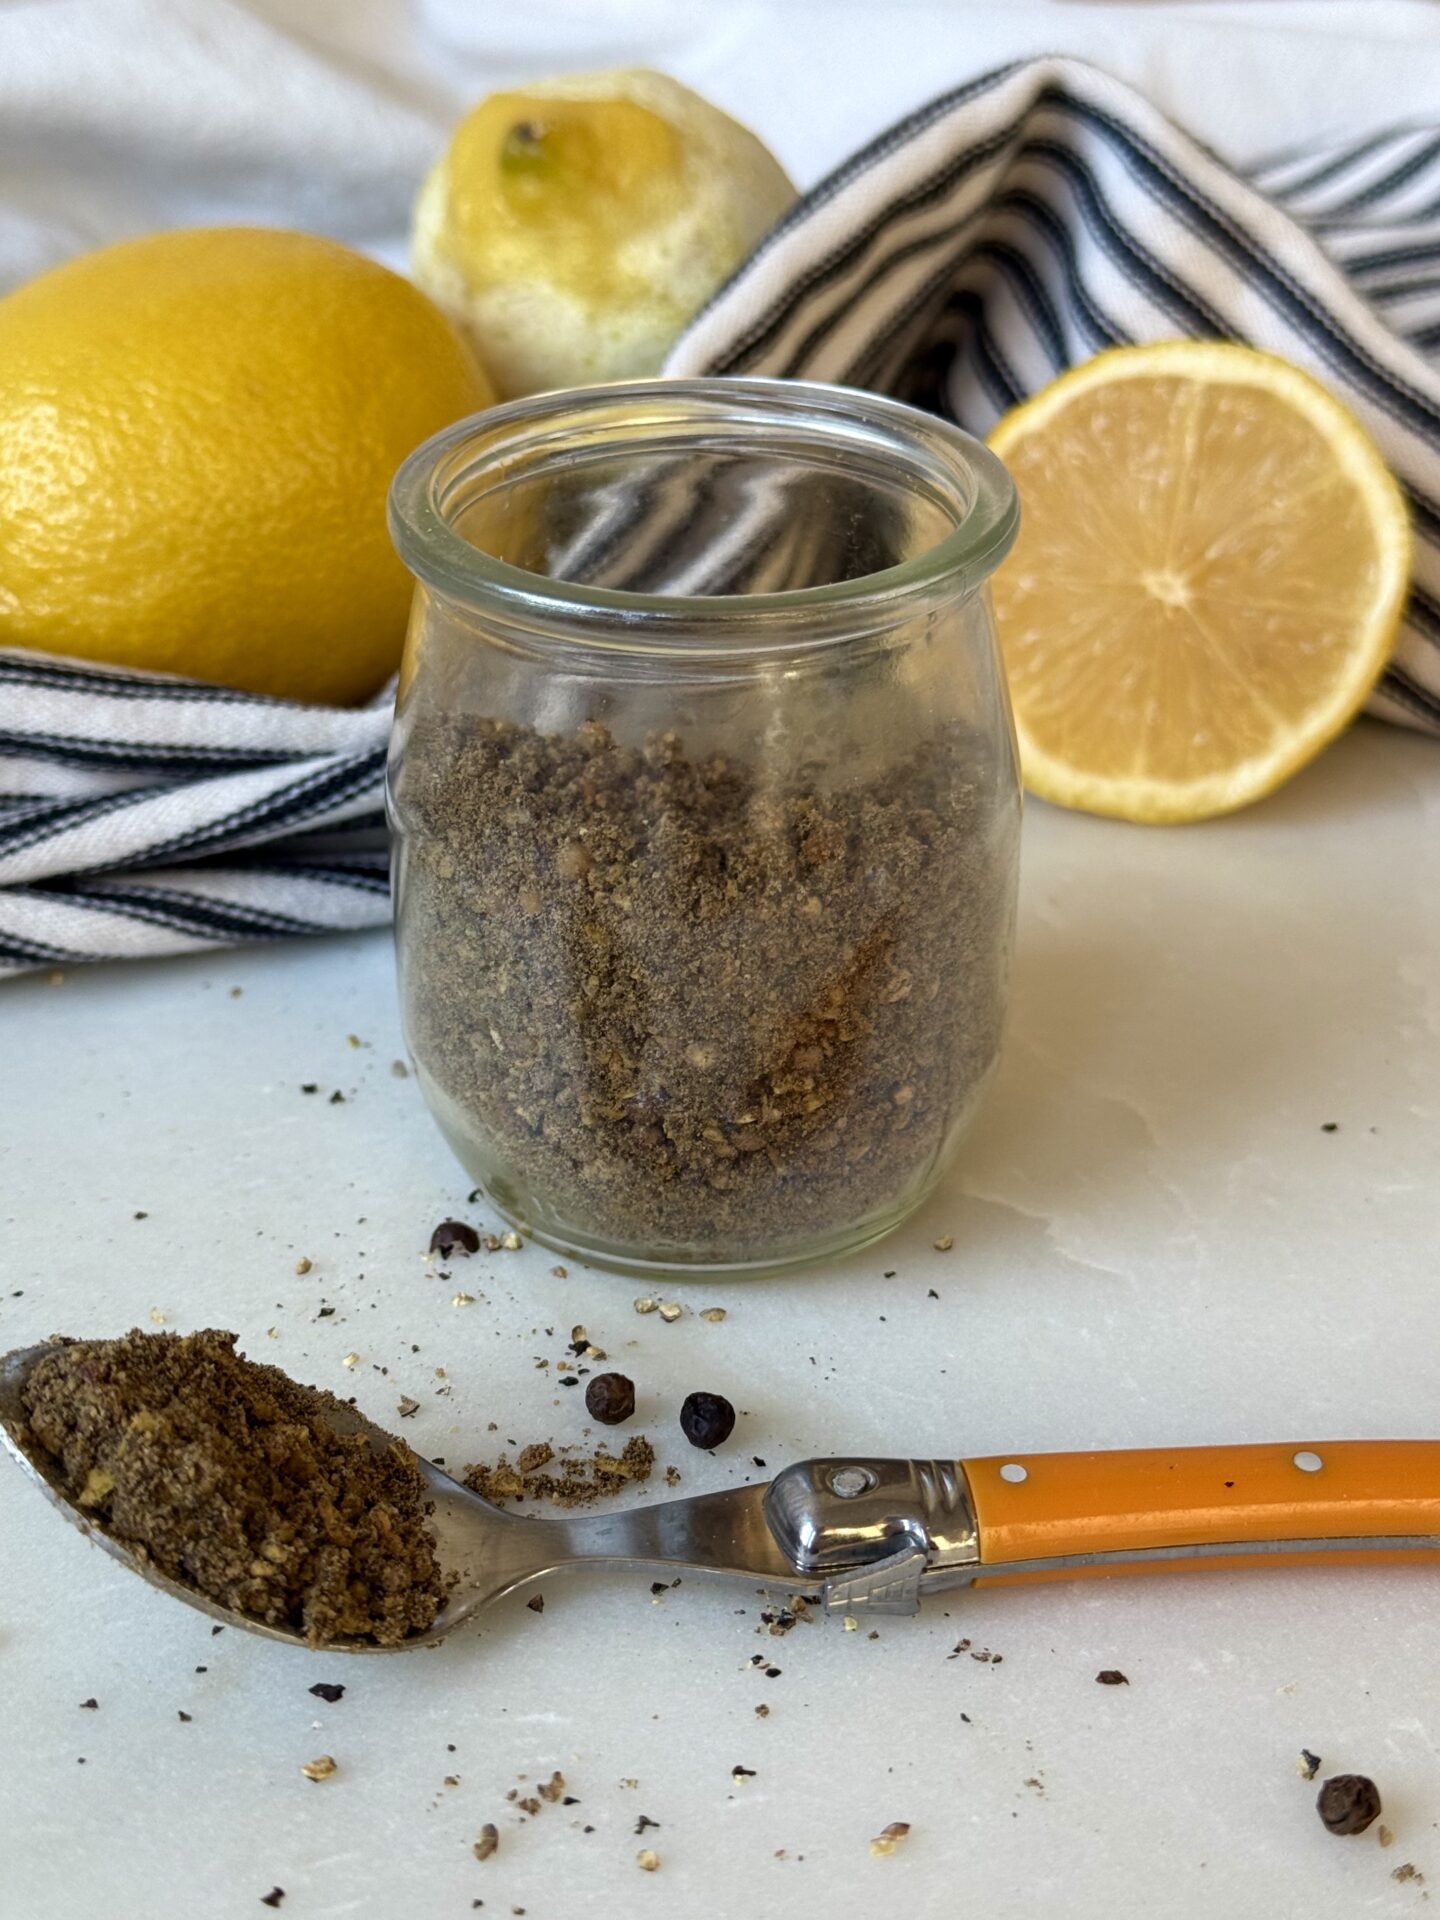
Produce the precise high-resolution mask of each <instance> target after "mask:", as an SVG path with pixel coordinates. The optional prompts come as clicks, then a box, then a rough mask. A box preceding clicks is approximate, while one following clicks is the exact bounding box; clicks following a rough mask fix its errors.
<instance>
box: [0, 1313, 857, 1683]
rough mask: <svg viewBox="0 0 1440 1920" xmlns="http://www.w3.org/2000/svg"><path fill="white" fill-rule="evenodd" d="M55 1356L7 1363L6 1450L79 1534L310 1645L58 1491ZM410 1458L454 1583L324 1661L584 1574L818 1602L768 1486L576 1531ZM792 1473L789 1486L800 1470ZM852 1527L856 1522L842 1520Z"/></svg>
mask: <svg viewBox="0 0 1440 1920" xmlns="http://www.w3.org/2000/svg"><path fill="white" fill-rule="evenodd" d="M53 1351H54V1348H53V1346H52V1345H51V1344H50V1343H49V1342H44V1343H42V1344H41V1345H39V1346H34V1347H25V1348H22V1349H21V1350H20V1351H18V1352H15V1353H11V1354H7V1355H6V1356H5V1358H4V1359H3V1360H0V1438H3V1442H4V1446H5V1449H6V1451H7V1452H8V1453H9V1454H10V1456H11V1457H12V1459H13V1460H14V1461H15V1463H16V1465H17V1466H18V1467H19V1468H20V1469H21V1471H22V1472H23V1473H24V1474H26V1475H27V1476H28V1478H29V1479H30V1480H31V1481H32V1482H33V1483H34V1485H35V1486H37V1487H38V1488H39V1489H40V1491H41V1492H42V1493H43V1494H44V1495H45V1498H46V1499H47V1500H48V1501H49V1502H50V1504H51V1505H52V1506H53V1507H55V1508H56V1509H57V1510H58V1511H59V1512H60V1513H61V1514H63V1515H64V1517H65V1518H66V1519H67V1520H68V1521H70V1523H71V1524H72V1526H75V1527H78V1528H79V1529H80V1531H81V1532H82V1533H83V1534H85V1535H86V1536H87V1538H89V1539H90V1540H93V1541H94V1542H95V1544H96V1545H97V1546H100V1547H102V1548H103V1549H104V1551H105V1552H106V1553H108V1554H109V1555H110V1556H111V1558H112V1559H115V1560H118V1561H119V1562H120V1564H121V1565H122V1566H124V1567H127V1568H128V1569H129V1570H130V1572H131V1573H137V1574H139V1576H140V1578H141V1579H142V1580H145V1581H148V1582H149V1584H150V1585H151V1586H152V1587H159V1588H160V1589H161V1591H162V1592H165V1593H168V1594H171V1595H173V1597H174V1598H175V1599H177V1600H183V1601H184V1602H185V1604H186V1605H187V1606H191V1607H196V1608H198V1609H199V1610H200V1612H201V1613H208V1614H209V1615H210V1616H211V1618H212V1619H215V1620H221V1621H224V1623H225V1624H226V1626H234V1627H242V1628H244V1630H245V1631H246V1632H247V1633H258V1634H263V1635H264V1636H265V1638H266V1639H268V1640H283V1641H285V1642H287V1643H288V1644H289V1645H291V1646H306V1645H308V1642H307V1641H306V1640H305V1637H304V1635H303V1634H300V1633H297V1632H296V1631H295V1630H294V1629H293V1628H290V1627H277V1626H271V1625H269V1624H268V1623H267V1622H265V1621H262V1620H257V1619H254V1618H252V1617H251V1616H250V1615H249V1614H244V1613H239V1612H237V1611H235V1610H234V1609H233V1608H230V1607H224V1606H221V1605H220V1604H219V1602H218V1601H215V1600H211V1599H209V1598H207V1596H206V1595H205V1594H203V1593H201V1592H199V1591H198V1590H197V1589H196V1588H194V1587H191V1586H187V1585H186V1584H185V1583H184V1582H183V1581H180V1580H174V1579H172V1578H171V1577H170V1576H169V1575H168V1574H165V1573H162V1572H161V1571H160V1570H159V1568H157V1567H156V1566H154V1565H153V1564H152V1563H151V1562H150V1560H149V1558H148V1556H147V1555H146V1554H145V1552H144V1551H143V1549H141V1548H138V1547H135V1546H132V1545H130V1544H128V1543H127V1542H126V1541H124V1540H119V1539H117V1538H116V1537H115V1536H114V1534H112V1533H110V1532H108V1531H107V1529H106V1528H105V1527H104V1526H103V1525H102V1524H101V1523H100V1522H99V1521H98V1520H97V1519H96V1518H95V1517H94V1516H93V1515H90V1514H87V1513H85V1512H84V1511H83V1510H82V1509H81V1508H80V1507H78V1506H77V1505H76V1504H75V1502H74V1501H73V1500H72V1499H71V1497H70V1495H69V1494H68V1493H67V1492H66V1490H65V1488H64V1485H63V1484H62V1481H61V1478H60V1472H59V1463H58V1462H57V1461H56V1460H55V1459H54V1458H53V1457H52V1456H51V1455H49V1454H48V1453H47V1452H46V1450H45V1449H44V1448H42V1447H40V1446H39V1445H38V1443H37V1442H36V1441H35V1438H34V1435H33V1434H32V1433H31V1431H30V1425H29V1421H28V1419H27V1417H26V1413H25V1405H24V1391H25V1386H26V1383H27V1381H28V1380H29V1378H30V1373H31V1370H32V1369H33V1367H34V1366H35V1364H36V1362H37V1361H38V1360H40V1359H42V1358H43V1357H44V1356H45V1355H46V1354H47V1353H52V1352H53ZM325 1417H326V1419H327V1420H328V1421H330V1423H331V1424H332V1425H333V1426H334V1427H335V1428H336V1429H337V1431H340V1432H345V1433H363V1434H364V1435H365V1437H366V1439H367V1440H368V1441H369V1442H370V1445H371V1446H372V1447H373V1448H374V1449H375V1450H376V1452H377V1453H381V1452H384V1451H386V1450H387V1449H388V1448H390V1447H392V1446H394V1445H395V1444H396V1441H395V1436H394V1435H393V1434H390V1433H387V1432H386V1431H385V1430H384V1428H383V1427H378V1426H376V1425H375V1424H374V1422H373V1421H370V1420H367V1419H366V1418H365V1417H364V1415H363V1414H361V1413H358V1412H356V1411H355V1410H354V1409H353V1408H347V1409H345V1410H344V1412H343V1413H337V1412H335V1411H332V1410H327V1412H326V1415H325ZM414 1457H415V1464H416V1466H417V1467H418V1468H419V1470H420V1473H421V1475H422V1477H423V1478H424V1481H425V1484H426V1487H427V1489H428V1491H429V1494H430V1498H431V1499H432V1500H433V1502H434V1511H433V1513H432V1514H431V1515H430V1516H429V1518H430V1522H431V1525H432V1526H433V1528H434V1532H435V1536H436V1540H437V1543H438V1557H439V1561H440V1565H441V1568H442V1570H443V1571H444V1573H445V1574H446V1575H452V1574H453V1575H454V1576H455V1578H454V1580H453V1582H452V1583H451V1585H450V1588H449V1598H448V1600H447V1601H446V1603H445V1606H444V1607H443V1608H442V1610H441V1612H440V1613H439V1615H438V1616H437V1618H436V1620H435V1622H434V1624H433V1625H432V1626H431V1627H430V1628H428V1629H427V1630H426V1631H425V1632H424V1633H421V1634H416V1635H413V1636H412V1637H411V1638H409V1639H408V1640H404V1641H402V1642H400V1643H399V1644H398V1645H396V1646H380V1645H377V1644H376V1643H375V1642H374V1641H371V1640H362V1639H354V1638H348V1639H335V1640H331V1641H327V1642H326V1647H327V1650H330V1649H334V1650H336V1651H339V1652H345V1653H404V1652H408V1651H409V1650H410V1649H411V1648H412V1647H418V1646H433V1645H435V1643H436V1642H437V1641H439V1640H441V1639H443V1638H444V1636H445V1635H446V1634H447V1633H449V1632H450V1631H451V1629H452V1628H454V1627H457V1626H459V1624H460V1623H461V1621H462V1620H468V1619H469V1618H470V1616H471V1615H472V1614H474V1613H476V1612H478V1611H479V1610H480V1608H482V1607H485V1606H488V1605H489V1604H490V1603H491V1602H492V1601H494V1600H499V1599H502V1598H503V1597H504V1596H505V1595H506V1594H508V1593H513V1592H515V1590H516V1589H517V1588H519V1587H523V1586H526V1585H528V1583H529V1582H530V1581H532V1580H538V1579H539V1578H541V1576H542V1575H545V1574H551V1573H556V1572H560V1571H562V1570H566V1569H570V1568H574V1567H578V1566H611V1567H637V1566H650V1567H669V1568H674V1567H682V1568H683V1569H684V1570H685V1572H686V1574H687V1575H689V1574H715V1575H720V1576H726V1575H728V1576H730V1577H732V1578H733V1577H740V1578H743V1579H746V1580H749V1581H751V1582H755V1583H758V1584H760V1585H762V1586H764V1587H767V1588H770V1589H773V1590H775V1591H777V1592H785V1593H799V1592H804V1591H806V1590H809V1591H812V1592H813V1591H814V1589H815V1586H816V1583H817V1576H818V1575H820V1574H821V1572H822V1569H821V1568H819V1567H818V1566H816V1565H814V1564H811V1565H808V1566H807V1565H802V1564H801V1562H800V1560H799V1559H798V1558H797V1556H796V1553H795V1552H794V1551H793V1550H792V1551H787V1550H786V1549H785V1548H784V1547H783V1546H782V1545H781V1543H780V1540H779V1539H778V1538H777V1535H776V1532H775V1529H774V1527H773V1526H772V1523H771V1519H770V1517H769V1512H768V1510H767V1509H768V1508H770V1507H772V1506H773V1504H774V1503H773V1501H767V1495H769V1494H770V1492H771V1487H767V1486H765V1485H758V1486H746V1487H735V1488H731V1489H729V1490H727V1491H726V1492H723V1493H704V1494H699V1495H697V1496H695V1497H694V1498H691V1499H688V1500H666V1501H660V1502H657V1503H656V1504H654V1505H653V1506H649V1507H636V1508H630V1509H627V1510H625V1511H622V1512H615V1513H605V1514H585V1515H582V1516H579V1517H576V1518H574V1519H564V1520H562V1519H554V1518H549V1517H547V1518H544V1519H530V1518H525V1517H522V1516H520V1515H517V1514H510V1513H505V1512H503V1511H502V1510H501V1509H500V1508H499V1507H495V1506H492V1505H491V1504H490V1502H489V1501H488V1500H482V1499H481V1498H480V1496H479V1495H478V1494H475V1493H471V1492H470V1490H469V1489H468V1488H467V1487H463V1486H461V1485H460V1483H459V1482H458V1481H456V1480H452V1479H451V1478H450V1476H449V1474H447V1473H442V1472H441V1470H440V1469H439V1467H437V1466H434V1465H432V1464H431V1462H430V1461H428V1460H425V1459H423V1458H422V1457H421V1456H420V1455H418V1454H417V1455H415V1456H414ZM847 1464H850V1463H845V1462H837V1463H835V1466H836V1467H837V1468H844V1467H845V1466H846V1465H847ZM866 1471H869V1469H866ZM789 1472H790V1474H791V1475H792V1476H793V1475H794V1474H795V1473H796V1472H797V1469H795V1468H791V1469H790V1470H789ZM781 1478H782V1479H783V1478H784V1476H781ZM779 1485H780V1481H779V1480H777V1481H776V1482H774V1483H772V1486H773V1487H778V1486H779ZM856 1517H857V1518H858V1517H859V1516H858V1515H857V1516H856ZM846 1518H847V1520H849V1519H850V1518H851V1516H850V1515H849V1514H848V1513H847V1515H846ZM871 1557H872V1558H873V1555H872V1556H871Z"/></svg>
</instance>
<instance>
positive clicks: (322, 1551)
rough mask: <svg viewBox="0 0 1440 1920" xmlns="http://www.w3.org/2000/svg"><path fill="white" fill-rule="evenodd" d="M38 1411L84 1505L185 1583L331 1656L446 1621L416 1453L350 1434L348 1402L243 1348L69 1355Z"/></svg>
mask: <svg viewBox="0 0 1440 1920" xmlns="http://www.w3.org/2000/svg"><path fill="white" fill-rule="evenodd" d="M24 1398H25V1410H26V1413H27V1415H28V1417H29V1423H30V1433H31V1436H32V1438H33V1443H34V1444H35V1446H36V1447H37V1448H39V1449H43V1450H44V1452H46V1453H48V1454H49V1455H51V1456H52V1458H53V1459H54V1460H56V1461H57V1462H58V1463H59V1464H60V1466H61V1468H62V1471H63V1480H64V1484H65V1487H66V1490H67V1491H68V1492H69V1494H70V1496H71V1497H72V1499H74V1500H75V1501H76V1502H77V1504H78V1505H79V1506H80V1507H82V1508H83V1509H84V1510H85V1511H86V1512H87V1513H89V1514H90V1515H91V1516H92V1517H93V1518H94V1520H95V1521H96V1522H97V1523H98V1524H99V1525H100V1526H102V1527H104V1528H105V1530H106V1531H107V1532H108V1533H110V1534H112V1535H113V1536H114V1537H115V1538H116V1539H118V1540H123V1541H125V1542H126V1544H127V1545H129V1546H131V1547H134V1548H137V1549H139V1550H140V1551H141V1552H142V1553H143V1554H144V1555H145V1556H146V1557H147V1558H148V1559H149V1560H150V1561H152V1562H153V1564H154V1565H155V1566H156V1567H158V1568H159V1570H160V1571H161V1572H162V1573H165V1574H168V1575H169V1577H170V1578H171V1579H173V1580H179V1581H183V1582H184V1583H185V1584H186V1585H187V1586H190V1587H194V1588H195V1589H196V1590H197V1591H198V1592H200V1593H203V1594H205V1595H206V1596H207V1597H208V1598H210V1599H212V1600H217V1601H219V1602H220V1603H221V1604H222V1605H224V1606H227V1607H233V1608H235V1609H236V1610H237V1611H238V1612H241V1613H246V1614H249V1615H251V1616H252V1617H253V1618H255V1619H257V1620H261V1621H264V1622H265V1623H266V1624H267V1625H269V1626H276V1627H284V1628H288V1629H289V1630H291V1631H292V1632H296V1633H303V1634H304V1635H305V1637H306V1638H307V1639H308V1640H309V1641H310V1642H311V1644H312V1645H315V1646H320V1645H323V1644H325V1643H326V1642H327V1641H331V1640H335V1639H340V1638H347V1639H348V1638H352V1637H353V1638H357V1639H366V1640H373V1641H376V1642H377V1643H379V1644H380V1645H383V1646H392V1645H395V1644H396V1643H398V1642H399V1641H401V1640H404V1639H405V1638H406V1637H407V1635H409V1634H411V1633H420V1632H423V1631H424V1630H425V1629H426V1628H428V1627H429V1626H431V1625H432V1623H433V1622H434V1620H435V1617H436V1615H437V1614H438V1613H439V1612H440V1609H441V1606H442V1605H443V1603H444V1599H445V1592H446V1585H447V1583H446V1579H445V1577H444V1575H443V1574H442V1572H441V1569H440V1565H439V1562H438V1561H437V1559H436V1557H435V1550H434V1542H433V1539H432V1537H431V1534H430V1531H429V1528H428V1527H427V1525H426V1523H425V1515H426V1512H427V1511H428V1504H427V1500H426V1488H425V1482H424V1480H423V1479H422V1478H421V1476H420V1472H419V1470H418V1468H417V1467H416V1465H415V1459H414V1456H413V1455H412V1454H411V1453H410V1451H409V1449H408V1448H407V1447H405V1446H404V1445H403V1443H402V1442H400V1441H398V1440H397V1441H395V1442H394V1444H393V1445H392V1446H391V1447H390V1448H389V1449H388V1450H387V1451H385V1452H384V1453H380V1454H377V1453H375V1452H374V1451H373V1450H372V1448H371V1446H370V1443H369V1441H368V1440H367V1439H366V1438H365V1437H364V1435H363V1434H349V1433H340V1432H337V1431H336V1430H335V1428H334V1427H333V1426H332V1425H331V1424H330V1422H329V1420H328V1419H327V1417H326V1416H327V1415H329V1414H332V1413H344V1412H348V1409H347V1408H346V1407H345V1406H344V1403H343V1402H342V1401H340V1400H337V1399H335V1398H334V1396H333V1395H331V1394H328V1393H324V1392H322V1391H321V1390H320V1389H319V1388H316V1387H304V1386H301V1385H299V1384H298V1383H297V1382H296V1381H294V1380H291V1379H290V1378H289V1376H288V1375H286V1374H283V1373H281V1372H280V1370H279V1369H278V1368H276V1367H268V1366H261V1365H259V1364H257V1363H256V1362H255V1361H252V1360H247V1359H246V1358H245V1357H244V1355H243V1354H238V1353H237V1352H236V1351H235V1335H234V1334H233V1333H222V1332H218V1331H215V1330H213V1329H212V1330H209V1331H207V1332H204V1333H192V1334H183V1335H182V1334H174V1333H141V1332H140V1331H138V1329H137V1330H136V1331H135V1332H132V1333H128V1334H126V1335H125V1336H124V1338H123V1339H119V1340H88V1341H65V1342H64V1343H63V1344H58V1345H57V1346H56V1347H55V1349H54V1351H53V1352H51V1353H48V1354H46V1355H44V1356H43V1357H42V1358H41V1359H40V1360H38V1361H37V1362H36V1364H35V1367H34V1370H33V1371H32V1373H31V1376H30V1379H29V1382H28V1384H27V1386H26V1389H25V1396H24ZM217 1631H218V1629H217Z"/></svg>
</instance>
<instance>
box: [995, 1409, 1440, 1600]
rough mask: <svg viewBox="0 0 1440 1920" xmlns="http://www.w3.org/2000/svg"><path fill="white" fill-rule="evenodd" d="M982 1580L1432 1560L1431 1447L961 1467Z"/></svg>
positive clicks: (1375, 1444)
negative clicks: (1200, 1567) (1280, 1564)
mask: <svg viewBox="0 0 1440 1920" xmlns="http://www.w3.org/2000/svg"><path fill="white" fill-rule="evenodd" d="M962 1464H963V1466H964V1470H965V1477H966V1480H967V1481H968V1483H969V1488H970V1497H971V1500H972V1502H973V1505H974V1513H975V1523H976V1531H977V1533H978V1536H979V1560H980V1564H979V1566H978V1567H977V1569H976V1575H977V1578H978V1579H980V1580H982V1581H998V1580H1005V1581H1007V1582H1008V1581H1018V1580H1026V1581H1029V1580H1043V1579H1073V1578H1075V1577H1076V1576H1077V1575H1081V1576H1083V1575H1086V1574H1105V1573H1119V1572H1158V1571H1161V1570H1162V1569H1164V1568H1166V1567H1171V1568H1180V1567H1186V1566H1194V1565H1195V1564H1196V1563H1197V1561H1198V1562H1201V1563H1204V1564H1207V1565H1223V1566H1250V1565H1257V1564H1273V1563H1274V1561H1275V1560H1276V1558H1277V1557H1278V1558H1281V1559H1283V1560H1284V1561H1285V1562H1287V1563H1290V1564H1294V1563H1296V1562H1300V1563H1308V1564H1319V1563H1324V1564H1333V1563H1334V1562H1335V1561H1337V1560H1342V1561H1343V1560H1353V1559H1360V1560H1366V1561H1376V1560H1386V1561H1389V1560H1417V1559H1427V1558H1431V1557H1440V1441H1436V1440H1337V1441H1328V1442H1319V1441H1316V1442H1307V1443H1305V1444H1303V1445H1299V1446H1295V1445H1291V1446H1236V1447H1180V1448H1169V1449H1165V1448H1156V1449H1153V1450H1152V1449H1147V1450H1144V1451H1134V1452H1110V1453H1050V1454H1045V1453H1038V1454H996V1455H994V1456H993V1457H991V1458H988V1459H981V1460H966V1461H964V1462H963V1463H962Z"/></svg>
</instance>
